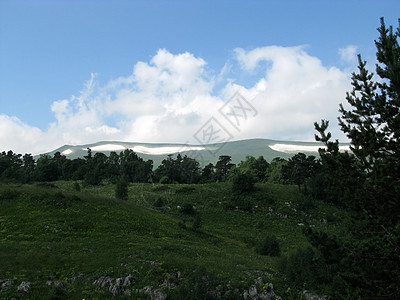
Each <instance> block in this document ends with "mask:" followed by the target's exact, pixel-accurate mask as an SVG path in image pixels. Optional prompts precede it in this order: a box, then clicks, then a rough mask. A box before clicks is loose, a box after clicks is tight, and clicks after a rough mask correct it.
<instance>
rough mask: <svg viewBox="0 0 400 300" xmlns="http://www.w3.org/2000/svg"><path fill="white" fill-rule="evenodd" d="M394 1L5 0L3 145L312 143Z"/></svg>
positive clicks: (0, 58)
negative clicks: (317, 125)
mask: <svg viewBox="0 0 400 300" xmlns="http://www.w3.org/2000/svg"><path fill="white" fill-rule="evenodd" d="M399 12H400V1H398V0H383V1H376V0H375V1H372V0H364V1H356V0H337V1H325V0H304V1H298V0H292V1H290V0H282V1H272V0H265V1H255V0H247V1H244V0H243V1H237V0H236V1H235V0H226V1H225V0H221V1H208V0H205V1H204V0H203V1H190V0H189V1H178V0H171V1H161V0H159V1H153V0H150V1H127V0H126V1H123V0H116V1H104V0H79V1H77V0H68V1H63V0H59V1H54V0H48V1H44V0H36V1H20V0H13V1H12V0H0V151H7V150H12V151H14V152H16V153H32V154H40V153H44V152H48V151H52V150H54V149H56V148H58V147H60V146H62V145H65V144H69V145H78V144H87V143H93V142H98V141H127V142H152V143H161V142H162V143H190V144H205V143H206V142H221V141H227V140H242V139H250V138H268V139H275V140H289V141H313V140H314V134H315V130H314V125H313V123H314V122H315V121H319V120H321V119H326V120H329V121H330V131H331V132H332V134H333V137H334V138H338V139H340V140H343V141H345V140H346V138H345V136H344V135H343V134H342V133H341V132H340V130H339V127H338V125H337V117H338V115H339V113H338V108H339V104H340V103H345V102H346V100H345V95H346V91H350V90H351V85H350V82H351V72H353V71H355V70H356V66H357V54H361V55H362V58H363V59H365V60H367V62H368V66H369V68H370V69H371V70H372V71H374V65H375V63H376V61H375V53H376V48H375V45H374V40H375V39H377V38H378V33H377V30H376V28H377V27H379V25H380V17H384V18H385V23H386V24H387V25H388V26H389V25H393V26H394V27H395V28H396V27H397V25H398V18H399V17H400V15H399V14H398V13H399Z"/></svg>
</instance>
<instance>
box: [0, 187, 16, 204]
mask: <svg viewBox="0 0 400 300" xmlns="http://www.w3.org/2000/svg"><path fill="white" fill-rule="evenodd" d="M19 195H20V192H19V191H18V190H17V189H14V188H11V187H5V188H2V189H1V190H0V201H1V200H13V199H16V198H17V197H18V196H19Z"/></svg>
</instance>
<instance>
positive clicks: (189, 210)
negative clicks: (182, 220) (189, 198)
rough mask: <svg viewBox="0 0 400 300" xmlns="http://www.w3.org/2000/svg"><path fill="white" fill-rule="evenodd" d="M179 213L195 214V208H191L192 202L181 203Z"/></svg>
mask: <svg viewBox="0 0 400 300" xmlns="http://www.w3.org/2000/svg"><path fill="white" fill-rule="evenodd" d="M181 213H183V214H185V215H194V214H196V210H195V209H194V208H193V205H192V204H190V203H188V202H185V203H183V204H182V207H181Z"/></svg>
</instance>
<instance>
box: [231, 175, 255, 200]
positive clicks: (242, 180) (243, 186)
mask: <svg viewBox="0 0 400 300" xmlns="http://www.w3.org/2000/svg"><path fill="white" fill-rule="evenodd" d="M231 181H232V191H233V193H234V194H237V195H240V194H244V193H250V192H252V191H254V184H255V182H256V180H255V178H254V176H253V175H252V174H250V173H241V172H237V173H236V174H234V175H233V176H232V178H231Z"/></svg>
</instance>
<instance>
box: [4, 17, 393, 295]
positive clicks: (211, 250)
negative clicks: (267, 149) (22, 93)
mask: <svg viewBox="0 0 400 300" xmlns="http://www.w3.org/2000/svg"><path fill="white" fill-rule="evenodd" d="M378 32H379V37H378V39H377V40H376V41H375V44H376V47H377V60H378V64H377V66H376V74H373V73H371V72H370V71H368V69H367V64H366V62H365V61H364V60H362V58H361V56H359V66H358V70H357V72H355V73H354V74H353V75H352V86H353V90H352V91H350V92H349V93H348V94H347V95H346V100H347V102H348V105H340V106H339V114H340V115H339V118H338V121H339V124H340V126H341V128H342V130H343V132H344V133H346V134H347V136H348V138H349V139H350V141H351V151H349V152H340V151H339V146H340V145H339V142H338V141H337V140H336V141H332V136H331V134H330V133H329V132H328V125H329V122H328V121H326V120H322V121H321V122H316V123H315V124H314V125H315V129H316V131H317V134H316V140H317V141H320V142H322V143H323V144H325V146H326V147H325V148H321V149H320V151H319V157H316V156H312V155H306V154H304V153H298V154H296V155H294V156H293V157H291V158H281V157H276V158H274V159H273V160H272V161H267V160H266V159H265V158H264V157H263V156H259V157H253V156H248V157H247V158H246V159H245V160H243V161H241V162H240V163H238V164H234V163H232V157H231V156H229V155H220V156H219V158H218V161H217V162H216V163H215V164H213V163H209V164H207V165H205V166H200V163H199V161H197V160H196V159H194V158H192V157H188V156H186V155H183V156H182V155H180V154H178V155H169V156H166V157H165V159H164V160H163V161H162V162H161V164H160V165H159V166H157V168H153V162H152V161H151V160H145V159H143V158H141V157H139V156H138V155H137V154H136V153H135V152H134V151H132V150H130V149H126V150H125V151H123V152H121V153H119V154H118V153H116V152H111V153H110V154H109V155H106V154H103V153H96V154H94V155H93V153H92V151H91V149H90V148H88V149H87V154H86V156H85V157H84V158H75V159H68V158H66V157H65V156H63V155H61V153H60V152H56V153H55V154H54V155H52V156H50V155H42V156H41V157H39V158H38V159H37V160H35V159H34V158H33V157H32V155H29V154H25V155H21V154H16V153H13V152H12V151H8V152H2V153H1V154H0V181H1V184H0V204H1V210H0V297H1V298H5V299H11V298H15V297H18V298H19V297H21V298H24V297H25V298H32V299H46V298H47V299H64V298H71V299H82V298H110V297H120V298H129V297H131V298H134V299H137V298H152V299H167V298H171V299H214V298H222V299H243V298H246V297H247V298H251V299H281V298H282V299H301V297H304V298H306V299H310V297H311V296H312V294H313V295H315V297H316V298H313V299H320V298H323V297H325V298H331V299H376V298H379V299H397V298H399V297H400V285H399V282H400V223H399V221H400V218H399V216H400V141H399V138H400V75H399V74H400V47H399V38H400V27H399V28H398V29H397V31H395V30H393V29H392V28H391V27H390V28H387V27H386V26H385V24H384V21H383V19H382V20H381V26H380V27H379V28H378ZM316 295H320V296H316Z"/></svg>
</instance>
